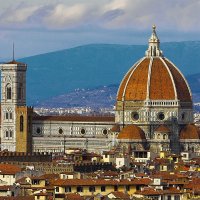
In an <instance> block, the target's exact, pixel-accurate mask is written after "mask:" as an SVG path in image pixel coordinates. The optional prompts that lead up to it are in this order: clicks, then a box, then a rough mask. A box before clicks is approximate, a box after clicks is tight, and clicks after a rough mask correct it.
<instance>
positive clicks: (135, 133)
mask: <svg viewBox="0 0 200 200" xmlns="http://www.w3.org/2000/svg"><path fill="white" fill-rule="evenodd" d="M118 139H128V140H146V137H145V133H144V131H143V130H142V129H141V128H140V127H138V126H136V125H134V124H131V125H127V126H125V127H124V128H123V129H122V130H121V132H120V133H119V135H118Z"/></svg>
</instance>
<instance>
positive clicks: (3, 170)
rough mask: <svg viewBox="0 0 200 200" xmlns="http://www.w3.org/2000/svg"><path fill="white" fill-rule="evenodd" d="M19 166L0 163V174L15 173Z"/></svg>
mask: <svg viewBox="0 0 200 200" xmlns="http://www.w3.org/2000/svg"><path fill="white" fill-rule="evenodd" d="M20 171H21V168H20V167H18V166H17V165H11V164H0V174H8V175H12V174H16V173H17V172H20Z"/></svg>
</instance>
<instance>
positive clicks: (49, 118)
mask: <svg viewBox="0 0 200 200" xmlns="http://www.w3.org/2000/svg"><path fill="white" fill-rule="evenodd" d="M33 120H35V121H80V122H82V121H84V122H113V123H114V122H115V117H114V116H80V115H77V116H34V117H33Z"/></svg>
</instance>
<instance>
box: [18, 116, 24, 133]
mask: <svg viewBox="0 0 200 200" xmlns="http://www.w3.org/2000/svg"><path fill="white" fill-rule="evenodd" d="M19 126H20V132H23V131H24V117H23V116H22V115H21V116H20V124H19Z"/></svg>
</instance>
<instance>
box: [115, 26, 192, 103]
mask: <svg viewBox="0 0 200 200" xmlns="http://www.w3.org/2000/svg"><path fill="white" fill-rule="evenodd" d="M155 29H156V27H155V26H153V32H152V35H151V37H150V39H149V47H148V49H147V51H146V56H145V57H144V58H142V59H141V60H139V61H138V62H137V63H136V64H134V65H133V67H132V68H131V69H130V70H129V71H128V72H127V74H126V75H125V76H124V78H123V80H122V82H121V84H120V87H119V90H118V94H117V100H118V101H144V100H170V101H171V100H180V101H181V102H189V103H191V102H192V99H191V91H190V88H189V85H188V83H187V81H186V80H185V78H184V76H183V75H182V74H181V72H180V71H179V70H178V68H177V67H176V66H175V65H174V64H173V63H171V62H170V61H169V60H168V59H166V58H165V57H164V56H163V53H162V51H161V50H160V40H159V39H158V37H157V34H156V31H155ZM190 106H191V104H190Z"/></svg>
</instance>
